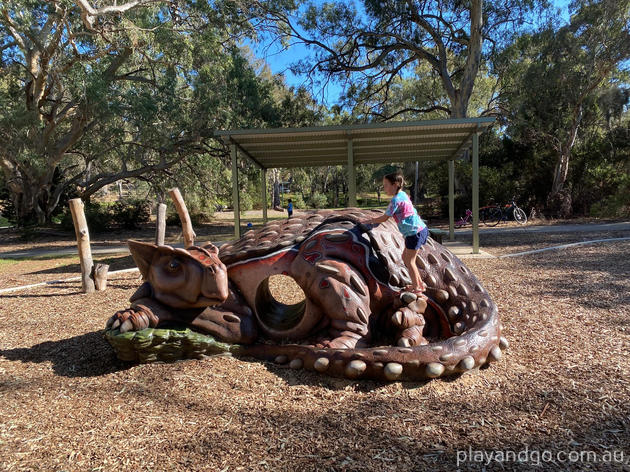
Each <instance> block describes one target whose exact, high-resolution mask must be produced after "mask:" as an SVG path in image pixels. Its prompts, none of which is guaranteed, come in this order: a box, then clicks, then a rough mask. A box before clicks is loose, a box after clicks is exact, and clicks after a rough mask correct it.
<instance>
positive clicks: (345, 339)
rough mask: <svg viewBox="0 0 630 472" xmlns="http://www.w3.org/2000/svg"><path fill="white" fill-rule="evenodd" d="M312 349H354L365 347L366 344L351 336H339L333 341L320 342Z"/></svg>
mask: <svg viewBox="0 0 630 472" xmlns="http://www.w3.org/2000/svg"><path fill="white" fill-rule="evenodd" d="M314 347H316V348H318V349H355V348H362V347H367V343H366V342H364V341H363V340H361V339H357V338H355V337H353V336H348V335H341V336H338V337H336V338H334V339H326V340H321V341H319V342H317V343H316V344H315V345H314Z"/></svg>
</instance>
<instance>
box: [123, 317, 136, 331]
mask: <svg viewBox="0 0 630 472" xmlns="http://www.w3.org/2000/svg"><path fill="white" fill-rule="evenodd" d="M131 329H133V323H132V322H131V320H130V319H129V318H127V319H126V320H125V321H124V322H123V324H122V325H121V326H120V332H121V333H126V332H127V331H130V330H131Z"/></svg>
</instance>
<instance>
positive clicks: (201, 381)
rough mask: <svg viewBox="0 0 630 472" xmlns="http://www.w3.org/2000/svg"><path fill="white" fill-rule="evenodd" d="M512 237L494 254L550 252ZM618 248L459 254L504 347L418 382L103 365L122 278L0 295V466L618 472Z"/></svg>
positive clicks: (626, 403) (205, 363)
mask: <svg viewBox="0 0 630 472" xmlns="http://www.w3.org/2000/svg"><path fill="white" fill-rule="evenodd" d="M583 236H584V235H579V238H582V237H583ZM523 237H526V240H523V239H518V238H515V239H514V240H512V242H511V244H508V242H507V241H506V239H505V236H501V241H498V242H497V243H496V248H497V250H498V249H499V248H500V250H501V251H506V252H517V251H520V250H522V248H524V247H528V248H531V247H536V246H537V245H538V244H541V245H542V244H545V245H547V244H550V243H557V242H558V241H559V240H558V239H557V238H556V236H553V235H552V238H553V241H550V240H549V239H548V238H550V235H546V234H541V235H535V236H533V235H525V236H521V238H523ZM578 240H579V239H578ZM567 242H575V239H574V240H571V241H567ZM491 252H492V250H491ZM629 254H630V241H625V242H616V243H607V244H594V245H589V246H577V247H573V248H569V249H566V250H560V251H549V252H545V253H539V254H533V255H530V256H524V257H519V258H509V259H467V260H466V265H467V266H468V267H469V268H470V269H471V270H472V271H473V272H474V273H475V274H477V276H478V277H479V278H480V280H481V281H482V283H483V285H484V286H485V287H486V288H487V290H488V292H489V293H490V294H491V295H492V297H493V299H494V300H495V302H496V303H497V304H498V306H499V311H500V314H501V318H502V321H503V324H504V326H505V335H506V337H507V338H508V340H509V341H510V348H509V350H508V351H507V352H506V355H505V356H504V358H503V359H502V360H501V361H500V362H497V363H494V364H492V365H491V366H490V367H489V368H487V369H483V370H479V371H473V372H470V373H467V374H465V375H463V376H461V377H459V378H453V379H444V380H433V381H429V382H422V383H399V382H398V383H391V384H381V383H376V382H370V381H368V382H366V381H362V382H357V381H350V380H343V379H331V378H327V377H325V376H321V375H318V374H316V373H312V372H306V371H295V370H291V369H288V368H284V367H281V366H276V365H273V364H269V363H264V362H260V361H251V360H246V359H235V358H230V357H217V358H211V359H206V360H202V361H200V360H190V361H181V362H176V363H172V364H149V365H132V364H127V363H123V362H120V361H118V360H117V359H116V358H115V355H114V352H113V350H112V349H111V348H110V346H109V345H108V344H107V343H106V341H105V340H104V339H103V337H102V334H101V330H102V328H103V327H104V324H105V321H106V320H107V318H108V317H109V316H111V315H112V314H113V313H114V312H115V311H116V310H119V309H122V308H125V307H126V306H127V300H128V298H129V296H130V295H131V294H132V293H133V292H134V290H135V289H136V288H137V287H138V285H139V284H140V280H139V279H138V275H137V273H127V274H113V276H112V278H111V279H110V280H109V285H108V289H107V290H106V291H104V292H97V293H94V294H90V295H86V294H82V293H81V292H80V282H79V281H74V282H60V283H57V284H52V285H47V286H43V287H37V288H34V289H29V290H23V291H17V292H12V293H9V294H5V295H0V418H2V420H1V421H0V470H3V471H23V470H29V471H30V470H34V471H39V470H41V471H51V470H72V471H74V470H77V471H85V470H116V471H120V470H125V471H126V470H129V471H154V470H168V471H197V470H220V471H236V470H256V471H260V470H273V471H278V470H282V471H284V470H287V471H294V470H301V469H303V470H317V471H320V470H321V471H332V470H334V471H337V470H357V471H359V470H365V471H373V470H386V471H390V470H391V471H419V470H433V471H442V470H443V471H453V470H456V469H457V468H458V467H459V469H460V470H479V471H481V470H519V471H520V470H522V471H529V470H558V471H560V470H562V471H564V470H575V471H583V470H627V471H628V470H630V465H629V464H630V447H629V446H628V444H630V363H629V362H628V352H629V351H630V265H629V264H628V255H629ZM124 259H125V258H120V260H119V259H118V258H116V261H115V262H113V263H112V267H119V268H124V267H126V266H130V263H129V260H126V261H125V260H124ZM77 262H78V261H73V260H72V259H63V260H43V261H42V260H36V261H21V262H17V263H13V264H11V263H3V264H0V277H2V279H1V280H2V284H3V285H6V284H8V283H17V282H19V281H21V280H24V281H26V280H27V279H28V280H29V282H28V283H33V280H35V279H38V280H39V277H40V276H41V277H42V278H44V277H46V278H48V279H49V280H58V279H60V278H62V277H63V276H64V275H68V274H71V273H72V272H73V271H74V273H73V274H72V275H76V272H77V271H76V269H77V268H78V265H77ZM115 264H119V265H115ZM8 274H13V275H8ZM9 277H18V278H19V277H24V279H20V280H12V281H9ZM280 286H286V284H280ZM510 451H511V452H510ZM545 451H549V455H547V454H546V452H545ZM477 453H479V454H482V455H481V456H480V455H479V454H477ZM519 453H520V454H521V455H520V456H519V457H520V458H526V459H527V460H526V461H525V462H522V463H519V462H517V461H515V460H509V459H510V458H511V456H510V454H519ZM483 454H485V455H483ZM489 454H494V455H493V459H491V460H489V459H488V457H489V456H488V455H489ZM500 454H502V455H500ZM576 454H577V456H576ZM622 455H623V457H622ZM578 456H579V457H578ZM549 457H551V458H552V459H553V462H550V461H547V460H544V459H545V458H549ZM576 457H578V460H571V459H575V458H576ZM499 458H502V459H504V460H503V462H501V463H499V461H498V459H499ZM505 459H508V460H507V461H506V460H505ZM595 460H596V461H597V462H594V461H595ZM606 460H608V462H605V461H606ZM619 460H623V461H625V463H621V462H619ZM458 461H459V463H458ZM537 463H538V465H536V464H537Z"/></svg>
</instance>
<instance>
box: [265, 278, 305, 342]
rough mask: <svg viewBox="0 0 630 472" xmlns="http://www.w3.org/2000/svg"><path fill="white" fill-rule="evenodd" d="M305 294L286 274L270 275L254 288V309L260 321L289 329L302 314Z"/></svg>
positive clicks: (275, 327)
mask: <svg viewBox="0 0 630 472" xmlns="http://www.w3.org/2000/svg"><path fill="white" fill-rule="evenodd" d="M305 308H306V296H305V295H304V292H303V291H302V289H301V288H300V286H299V285H298V284H297V283H296V281H295V280H294V279H293V278H292V277H290V276H288V275H272V276H270V277H267V278H266V279H265V280H263V281H262V282H261V283H260V285H259V286H258V289H257V290H256V311H257V313H258V316H259V317H260V321H261V322H262V323H264V324H265V325H266V326H267V327H269V328H273V329H275V330H285V329H290V328H293V327H295V326H297V325H298V323H299V322H300V321H301V320H302V317H303V316H304V311H305Z"/></svg>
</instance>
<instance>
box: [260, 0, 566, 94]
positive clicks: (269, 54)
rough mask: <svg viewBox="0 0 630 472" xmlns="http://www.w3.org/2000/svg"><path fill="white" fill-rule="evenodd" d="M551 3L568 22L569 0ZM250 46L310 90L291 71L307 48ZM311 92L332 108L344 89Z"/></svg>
mask: <svg viewBox="0 0 630 472" xmlns="http://www.w3.org/2000/svg"><path fill="white" fill-rule="evenodd" d="M551 3H552V4H553V5H554V7H555V8H559V9H560V10H561V14H562V17H563V18H564V19H565V20H568V18H569V11H568V3H569V0H551ZM250 46H251V47H252V49H253V52H254V54H255V55H256V56H257V57H258V58H260V59H264V60H265V61H266V62H267V64H268V65H269V67H270V68H271V71H272V72H273V73H274V74H283V75H284V77H285V81H286V83H287V84H288V85H292V86H295V87H298V86H300V85H305V86H306V87H307V88H308V89H309V90H310V85H309V83H308V82H307V80H306V78H305V77H301V76H296V75H295V74H293V73H292V72H291V71H290V70H289V68H290V66H291V64H292V63H295V62H296V61H298V60H299V59H301V58H303V57H305V56H306V55H308V54H309V51H308V49H307V48H306V47H304V46H303V45H299V44H298V45H294V46H292V47H290V48H288V49H286V50H282V49H281V48H280V47H279V45H277V44H269V43H263V44H260V45H258V46H253V45H250ZM310 91H311V93H313V94H314V95H315V96H316V98H317V99H318V101H322V102H324V103H325V104H327V105H329V106H331V105H334V104H335V103H336V102H337V101H338V98H339V96H340V94H341V92H342V89H341V86H340V85H339V84H336V83H329V85H328V86H327V87H326V89H324V90H322V89H319V88H318V89H314V90H310Z"/></svg>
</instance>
